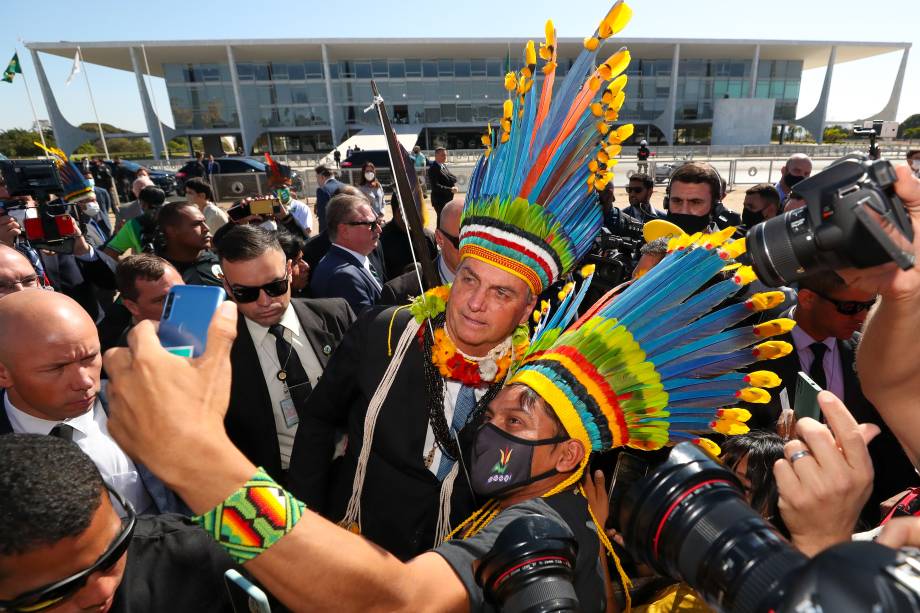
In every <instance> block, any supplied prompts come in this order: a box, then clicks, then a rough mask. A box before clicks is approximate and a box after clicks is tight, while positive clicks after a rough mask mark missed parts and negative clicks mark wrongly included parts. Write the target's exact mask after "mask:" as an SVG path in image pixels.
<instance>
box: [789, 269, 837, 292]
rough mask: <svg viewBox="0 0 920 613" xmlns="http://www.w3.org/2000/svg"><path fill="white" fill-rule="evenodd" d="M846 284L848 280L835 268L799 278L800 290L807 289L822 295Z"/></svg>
mask: <svg viewBox="0 0 920 613" xmlns="http://www.w3.org/2000/svg"><path fill="white" fill-rule="evenodd" d="M846 286H847V282H846V281H844V280H843V278H842V277H841V276H840V275H838V274H837V273H836V272H834V271H833V270H828V271H825V272H819V273H815V274H813V275H810V276H808V277H805V278H804V279H800V280H799V291H801V290H803V289H807V290H809V291H811V292H814V293H815V294H820V295H821V296H827V295H829V294H832V293H834V292H835V291H837V290H840V289H843V288H845V287H846Z"/></svg>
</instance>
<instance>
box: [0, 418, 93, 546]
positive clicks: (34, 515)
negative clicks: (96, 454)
mask: <svg viewBox="0 0 920 613" xmlns="http://www.w3.org/2000/svg"><path fill="white" fill-rule="evenodd" d="M104 492H105V485H104V484H103V482H102V477H101V476H100V475H99V469H97V468H96V465H95V464H93V461H92V460H91V459H90V458H89V456H88V455H86V454H85V453H83V452H82V451H81V450H80V448H79V447H77V445H76V444H75V443H73V442H70V441H65V440H63V439H60V438H56V437H52V436H41V435H39V434H5V435H3V436H0V500H3V504H2V505H0V555H4V556H10V555H21V554H23V553H27V552H29V551H32V550H34V549H37V548H39V547H45V546H48V545H53V544H54V543H57V542H58V541H60V540H62V539H65V538H73V537H77V536H79V535H81V534H83V533H84V532H85V531H86V529H87V528H89V525H90V523H91V522H92V519H93V515H94V514H95V513H96V510H97V509H98V508H99V505H100V504H102V496H103V493H104Z"/></svg>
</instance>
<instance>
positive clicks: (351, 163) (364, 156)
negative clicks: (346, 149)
mask: <svg viewBox="0 0 920 613" xmlns="http://www.w3.org/2000/svg"><path fill="white" fill-rule="evenodd" d="M367 162H370V163H371V164H373V165H374V166H375V167H376V168H377V169H380V168H387V169H389V168H390V154H389V152H387V150H386V149H371V150H364V149H360V150H358V151H355V152H354V153H352V154H351V155H349V156H348V157H347V158H345V159H344V160H342V168H357V169H358V170H361V167H362V166H364V164H365V163H367Z"/></svg>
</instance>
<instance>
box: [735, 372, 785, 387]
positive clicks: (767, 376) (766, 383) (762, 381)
mask: <svg viewBox="0 0 920 613" xmlns="http://www.w3.org/2000/svg"><path fill="white" fill-rule="evenodd" d="M744 380H745V381H747V382H748V383H750V384H751V385H753V386H754V387H767V388H774V387H777V386H779V384H780V383H782V382H783V380H782V379H780V378H779V376H778V375H777V374H776V373H775V372H770V371H769V370H755V371H754V372H752V373H748V375H747V376H746V377H745V378H744Z"/></svg>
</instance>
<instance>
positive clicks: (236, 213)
mask: <svg viewBox="0 0 920 613" xmlns="http://www.w3.org/2000/svg"><path fill="white" fill-rule="evenodd" d="M227 215H228V216H229V217H230V219H232V220H233V221H239V220H241V219H245V218H247V217H249V216H250V215H252V211H251V209H250V208H249V203H248V202H240V203H239V204H236V205H234V206H232V207H230V208H229V209H227Z"/></svg>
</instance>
